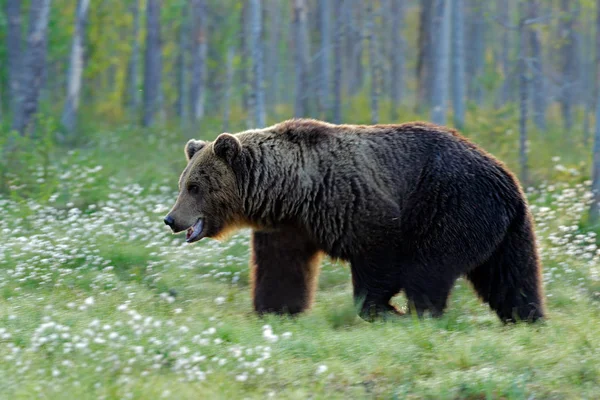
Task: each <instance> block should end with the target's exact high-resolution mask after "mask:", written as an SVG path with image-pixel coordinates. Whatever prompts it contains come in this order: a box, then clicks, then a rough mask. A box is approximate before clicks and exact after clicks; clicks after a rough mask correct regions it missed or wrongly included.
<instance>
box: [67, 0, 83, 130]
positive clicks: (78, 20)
mask: <svg viewBox="0 0 600 400" xmlns="http://www.w3.org/2000/svg"><path fill="white" fill-rule="evenodd" d="M89 6H90V0H78V2H77V12H76V15H75V32H74V33H73V44H72V46H71V57H70V59H69V73H68V77H67V99H66V101H65V106H64V109H63V114H62V118H61V123H62V125H63V126H64V127H65V128H66V129H67V131H69V132H71V131H73V129H74V128H75V123H76V121H77V110H78V109H79V93H80V91H81V76H82V74H83V54H84V51H85V25H86V22H87V14H88V9H89Z"/></svg>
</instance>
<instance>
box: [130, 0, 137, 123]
mask: <svg viewBox="0 0 600 400" xmlns="http://www.w3.org/2000/svg"><path fill="white" fill-rule="evenodd" d="M131 14H132V17H133V32H132V33H131V40H132V45H131V57H130V59H129V65H128V66H127V98H128V102H127V104H128V106H129V108H130V109H131V110H132V111H137V110H138V109H139V107H140V94H139V87H138V84H139V75H138V71H139V65H140V41H139V35H140V0H133V3H132V7H131Z"/></svg>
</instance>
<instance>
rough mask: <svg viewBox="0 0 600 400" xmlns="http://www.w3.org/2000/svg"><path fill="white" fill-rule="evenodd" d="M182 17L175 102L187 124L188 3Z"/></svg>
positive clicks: (180, 116)
mask: <svg viewBox="0 0 600 400" xmlns="http://www.w3.org/2000/svg"><path fill="white" fill-rule="evenodd" d="M181 11H182V15H181V19H180V24H179V48H178V49H177V62H176V68H177V71H176V74H177V100H176V102H175V114H176V115H177V117H178V118H179V120H180V122H181V124H185V121H186V120H187V118H188V114H187V107H186V103H187V99H188V82H187V79H186V78H187V71H188V68H187V67H188V63H187V57H186V54H187V53H188V51H189V45H188V42H189V41H188V39H189V36H190V23H189V19H188V18H187V16H188V15H189V12H190V7H189V3H188V2H186V3H185V4H184V5H183V7H182V8H181Z"/></svg>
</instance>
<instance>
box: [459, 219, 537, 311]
mask: <svg viewBox="0 0 600 400" xmlns="http://www.w3.org/2000/svg"><path fill="white" fill-rule="evenodd" d="M466 276H467V279H469V280H470V281H471V283H472V284H473V286H474V288H475V290H476V291H477V293H478V294H479V296H480V297H481V299H482V300H483V301H485V302H487V303H489V305H490V307H491V308H492V309H493V310H494V311H496V314H498V317H499V318H500V319H501V320H502V321H503V322H505V323H506V322H515V321H527V322H535V321H536V320H537V319H539V318H543V317H544V303H543V293H542V277H541V268H540V266H539V261H538V255H537V250H536V248H535V236H534V233H533V229H532V223H531V219H530V216H529V215H528V214H524V215H523V216H522V218H521V219H520V220H519V219H516V220H515V221H514V222H513V223H512V224H511V226H510V227H509V229H508V231H507V233H506V236H505V238H504V240H503V241H502V243H500V245H499V246H498V248H497V249H496V251H495V252H494V253H493V254H492V256H491V257H490V259H489V260H488V261H486V262H485V263H483V264H482V265H480V266H478V267H477V268H475V269H473V270H472V271H470V272H469V273H467V275H466Z"/></svg>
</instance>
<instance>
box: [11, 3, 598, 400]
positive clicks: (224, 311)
mask: <svg viewBox="0 0 600 400" xmlns="http://www.w3.org/2000/svg"><path fill="white" fill-rule="evenodd" d="M290 118H314V119H320V120H324V121H328V122H331V123H336V124H341V123H344V124H397V123H404V122H409V121H415V120H422V121H430V122H433V123H436V124H440V125H447V126H450V127H453V128H456V129H458V130H459V131H460V132H461V133H462V134H463V135H464V136H466V137H467V138H468V139H469V140H471V141H473V142H474V143H476V144H478V145H480V146H481V147H483V148H484V149H486V150H487V151H489V152H490V153H491V154H493V155H494V156H496V157H497V158H499V159H500V160H502V161H503V162H505V163H506V165H507V166H508V167H509V168H510V169H511V170H512V171H513V172H514V173H515V174H516V175H517V176H518V178H519V180H520V182H521V184H522V186H523V190H524V192H525V194H526V195H527V198H528V201H529V204H530V208H531V211H532V213H533V216H534V219H535V229H536V234H537V242H538V247H539V251H540V255H541V259H542V264H543V281H544V286H545V292H546V307H547V310H548V318H547V321H544V322H543V323H540V324H537V325H535V326H525V325H521V324H517V325H515V326H504V325H502V324H501V323H500V322H499V321H498V320H497V318H496V317H495V315H494V314H493V312H492V311H490V310H489V308H488V307H487V305H484V304H483V303H481V301H480V300H479V299H478V298H477V296H476V294H475V293H474V291H473V290H472V288H471V287H470V285H469V283H468V282H467V281H465V280H462V279H460V280H459V281H458V283H457V284H456V286H455V288H454V290H453V293H452V297H451V299H450V302H449V305H448V309H447V312H446V314H445V315H444V316H443V317H441V318H428V317H427V318H424V319H415V318H411V317H407V318H401V319H399V320H394V321H378V322H375V323H372V324H368V323H366V322H364V321H363V320H361V319H360V318H358V317H357V316H356V312H355V309H354V305H353V304H352V294H351V293H352V282H351V276H350V269H349V267H348V265H346V264H345V263H343V262H341V261H336V260H330V259H327V260H325V262H324V264H323V266H322V268H321V272H320V277H319V282H318V292H317V294H316V299H315V304H314V306H313V308H312V309H311V310H310V312H308V313H306V314H303V315H302V316H300V317H296V318H288V317H279V316H266V317H262V318H259V317H258V316H256V315H254V314H253V313H252V305H251V299H250V288H251V286H252V282H251V279H250V273H249V268H248V259H249V254H250V251H249V244H248V243H249V234H250V232H249V231H248V230H242V231H240V232H238V233H236V234H235V235H234V236H233V237H231V238H230V239H228V240H226V241H222V242H220V241H215V240H208V239H206V240H203V241H202V242H200V243H197V244H195V245H187V244H186V243H185V238H183V237H181V236H173V235H171V233H170V232H169V231H168V229H166V227H165V226H164V224H163V222H162V220H163V218H164V215H165V214H166V212H168V211H169V208H170V207H171V205H172V204H173V202H174V200H175V199H176V197H177V191H178V187H177V182H178V177H179V174H180V173H181V171H182V170H183V168H184V167H185V165H186V159H185V156H184V152H183V148H184V145H185V143H186V142H187V141H188V140H189V139H190V138H195V139H202V140H213V139H214V138H216V137H217V136H218V135H219V134H220V133H222V132H231V133H235V132H241V131H244V130H247V129H255V128H263V127H266V126H269V125H271V124H274V123H277V122H280V121H283V120H286V119H290ZM599 233H600V0H364V1H363V0H0V393H1V394H0V397H2V398H4V397H6V398H32V397H35V398H50V399H64V398H77V399H87V398H90V399H91V398H94V399H96V398H102V399H123V398H125V399H133V398H136V399H137V398H140V399H148V398H151V399H154V398H190V399H191V398H228V399H229V398H261V399H262V398H328V399H329V398H344V399H346V398H394V399H395V398H402V399H404V398H406V399H421V398H423V399H425V398H427V399H434V398H435V399H438V398H440V399H442V398H443V399H446V398H447V399H482V398H486V399H487V398H490V399H495V398H502V399H531V398H540V399H556V398H560V399H571V398H572V399H579V398H594V397H596V396H597V395H598V393H599V392H600V363H598V361H597V360H598V358H599V357H600V337H599V336H598V330H599V329H600V247H599V245H600V238H599V236H598V234H599ZM394 302H395V303H397V305H398V306H399V307H403V306H404V304H405V303H406V299H405V297H404V295H399V296H397V297H396V298H395V299H394ZM65 396H66V397H65Z"/></svg>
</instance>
